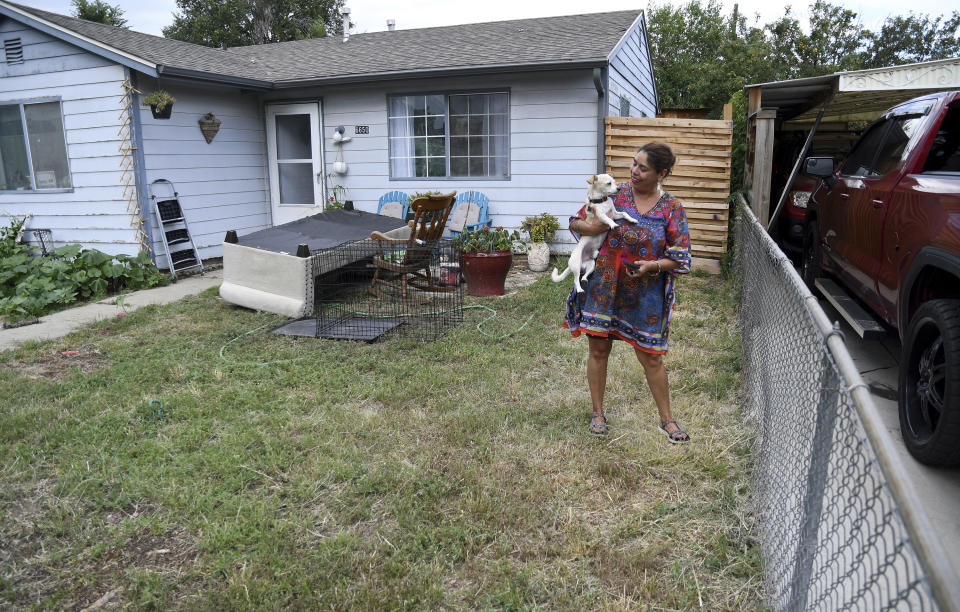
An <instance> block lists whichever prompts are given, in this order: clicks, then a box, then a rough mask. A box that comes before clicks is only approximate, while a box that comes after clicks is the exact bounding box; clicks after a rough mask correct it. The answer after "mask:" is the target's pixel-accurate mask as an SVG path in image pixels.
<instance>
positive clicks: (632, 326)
mask: <svg viewBox="0 0 960 612" xmlns="http://www.w3.org/2000/svg"><path fill="white" fill-rule="evenodd" d="M619 187H620V189H619V190H618V191H617V195H616V199H615V200H614V206H615V207H616V209H617V210H619V211H623V212H625V213H628V214H629V215H630V216H631V217H633V218H634V219H636V220H637V221H638V223H636V224H633V223H630V222H629V221H627V220H626V219H620V220H618V221H617V225H618V227H617V229H615V230H611V231H610V233H609V234H608V235H607V239H606V240H605V241H604V242H603V245H602V246H601V247H600V252H599V254H598V255H597V266H596V269H595V270H594V271H593V273H592V274H591V275H590V278H588V279H587V281H586V283H581V284H582V286H583V289H584V292H583V293H577V291H576V289H574V290H573V291H571V292H570V296H569V297H568V298H567V315H566V318H565V321H564V323H563V326H564V327H566V328H567V329H569V330H570V332H571V333H572V334H573V337H574V338H576V337H578V336H580V334H581V333H585V334H588V335H590V336H599V337H602V338H619V339H620V340H625V341H626V342H628V343H629V344H631V345H632V346H634V347H636V348H638V349H640V350H641V351H646V352H648V353H655V354H660V355H662V354H664V353H666V352H667V336H668V332H669V329H670V317H671V314H672V312H673V304H674V292H673V285H674V281H675V280H676V276H677V275H678V274H686V273H687V272H689V271H690V232H689V230H688V229H687V215H686V213H685V212H684V210H683V205H682V204H681V203H680V200H678V199H677V198H675V197H673V196H672V195H670V194H669V193H664V194H663V195H662V196H661V197H660V200H659V201H658V202H657V203H656V205H654V207H653V208H651V209H650V210H649V211H648V212H647V213H646V214H643V215H641V214H640V213H639V212H637V208H636V206H635V205H634V202H633V188H632V186H631V184H630V183H621V184H620V185H619ZM576 218H580V219H584V218H586V207H583V208H581V209H580V211H579V212H578V213H577V215H576V217H570V220H571V221H573V220H574V219H576ZM571 233H573V235H574V237H575V238H577V239H578V240H579V238H580V237H579V236H578V235H577V234H576V232H571ZM664 257H666V258H669V259H672V260H674V261H676V262H678V263H679V264H680V267H679V268H677V269H676V270H673V271H671V272H667V273H664V274H657V275H656V276H648V275H646V274H638V275H636V276H629V275H627V268H626V266H625V263H626V262H631V263H632V262H634V261H640V260H646V261H653V260H656V259H662V258H664Z"/></svg>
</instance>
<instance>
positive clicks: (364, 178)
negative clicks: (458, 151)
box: [271, 71, 598, 249]
mask: <svg viewBox="0 0 960 612" xmlns="http://www.w3.org/2000/svg"><path fill="white" fill-rule="evenodd" d="M470 90H475V91H490V90H509V92H510V125H511V135H510V178H509V179H507V180H471V179H425V180H423V179H417V180H390V179H389V176H390V172H389V159H388V153H387V95H388V94H392V93H418V92H443V91H457V92H462V91H470ZM319 95H320V94H318V92H315V91H312V92H311V91H295V92H290V93H285V94H284V96H283V97H281V95H280V94H273V95H272V96H271V97H272V98H275V99H276V100H277V101H280V100H283V99H284V98H289V99H297V100H303V99H308V98H310V97H313V98H314V99H315V98H317V97H318V96H319ZM322 99H323V126H324V138H325V139H326V164H327V168H330V167H331V164H332V163H333V161H334V159H335V157H336V147H334V146H332V141H331V140H330V138H331V136H332V134H333V128H334V127H336V126H337V125H343V126H345V127H346V128H347V132H346V133H347V135H348V136H351V138H352V140H351V141H350V142H348V143H346V144H345V145H343V157H344V161H346V162H347V164H348V167H349V170H348V172H347V174H346V175H345V176H336V175H334V176H333V177H332V179H331V180H329V181H328V183H329V182H332V183H333V184H338V183H339V184H342V185H343V186H344V187H346V188H347V199H349V200H353V202H354V205H355V207H356V208H358V209H360V210H367V211H371V212H376V208H377V200H378V198H379V197H380V196H381V195H382V194H384V193H385V192H387V191H392V190H401V191H405V192H407V193H410V194H412V193H414V192H417V191H425V190H442V191H449V190H456V191H457V192H462V191H466V190H470V189H474V190H478V191H482V192H483V193H485V194H486V195H487V196H488V197H489V198H490V212H491V216H492V217H493V224H494V226H503V227H506V228H508V229H518V228H519V226H520V223H521V222H522V221H523V219H524V217H527V216H529V215H537V214H540V213H541V212H550V213H552V214H554V215H556V216H557V218H559V219H560V221H561V225H562V226H563V227H566V222H567V218H568V217H569V216H570V215H572V214H574V213H575V212H576V211H577V210H578V209H579V208H580V207H581V206H582V205H583V201H584V197H585V193H586V186H587V183H586V179H587V177H588V176H590V175H591V174H593V172H594V169H595V168H596V166H597V137H598V134H597V129H598V128H597V125H598V124H597V106H598V105H597V90H596V88H595V87H594V84H593V76H592V73H591V72H590V71H564V72H549V73H520V74H517V75H511V76H490V77H486V76H474V77H461V78H446V79H442V80H431V79H422V80H411V81H402V82H400V81H386V82H383V83H381V84H377V85H371V86H353V87H347V86H342V87H337V88H328V89H326V90H324V91H323V92H322ZM356 125H366V126H369V128H370V133H369V134H367V135H363V134H361V135H358V134H355V130H354V126H356ZM328 171H329V170H328ZM557 241H558V243H563V244H558V245H557V247H558V248H561V249H569V248H570V247H571V246H572V244H573V243H572V239H571V238H570V237H569V234H567V232H566V231H561V232H560V233H558V235H557Z"/></svg>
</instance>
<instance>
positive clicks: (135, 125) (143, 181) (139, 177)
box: [127, 70, 157, 265]
mask: <svg viewBox="0 0 960 612" xmlns="http://www.w3.org/2000/svg"><path fill="white" fill-rule="evenodd" d="M127 78H128V79H130V84H131V85H133V87H134V89H137V78H136V75H135V74H134V73H133V72H132V71H130V70H128V71H127ZM131 106H132V108H131V117H130V119H131V121H130V128H131V130H132V132H133V133H132V134H131V136H132V137H133V138H132V140H133V147H134V149H133V178H134V182H135V183H136V185H137V198H138V199H139V200H140V218H141V219H143V225H144V227H145V228H146V233H147V240H148V241H149V244H150V259H152V260H153V263H154V265H156V264H157V257H156V253H155V252H154V249H153V223H152V221H151V220H152V219H153V215H152V214H150V213H151V212H152V211H151V210H150V194H149V193H147V163H146V160H145V159H144V156H143V126H142V125H141V124H140V94H139V93H134V94H133V100H131Z"/></svg>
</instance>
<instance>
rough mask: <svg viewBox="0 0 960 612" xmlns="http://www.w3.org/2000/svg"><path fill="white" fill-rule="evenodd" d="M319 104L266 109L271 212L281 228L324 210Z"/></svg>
mask: <svg viewBox="0 0 960 612" xmlns="http://www.w3.org/2000/svg"><path fill="white" fill-rule="evenodd" d="M322 144H323V141H322V140H321V138H320V103H319V102H311V103H308V104H271V105H268V106H267V157H268V165H269V168H270V210H271V212H272V214H273V224H274V225H281V224H283V223H288V222H290V221H296V220H297V219H300V218H301V217H306V216H307V215H312V214H315V213H318V212H321V211H322V210H323V193H324V189H323V150H322Z"/></svg>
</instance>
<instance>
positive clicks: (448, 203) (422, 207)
mask: <svg viewBox="0 0 960 612" xmlns="http://www.w3.org/2000/svg"><path fill="white" fill-rule="evenodd" d="M456 196H457V192H456V191H451V192H450V193H447V194H444V195H430V196H426V197H420V198H417V199H416V200H414V201H413V202H411V203H410V209H411V210H413V220H412V221H410V222H409V223H410V226H411V227H412V228H413V231H411V232H410V247H411V248H413V247H414V246H415V245H418V244H419V245H428V244H429V245H431V246H430V248H431V249H432V248H433V246H432V245H433V244H435V243H436V242H437V241H438V240H440V238H441V237H443V230H444V229H445V228H446V226H447V218H448V217H449V216H450V211H451V210H452V209H453V204H454V199H455V198H456Z"/></svg>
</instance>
